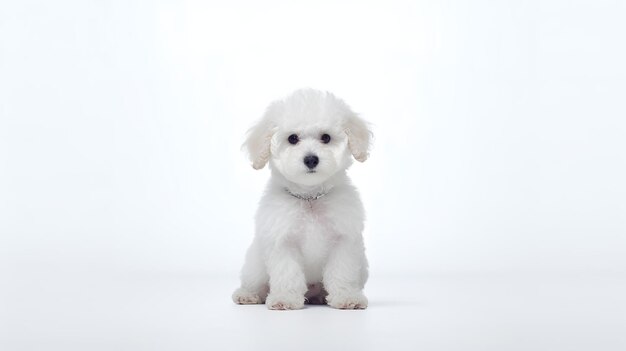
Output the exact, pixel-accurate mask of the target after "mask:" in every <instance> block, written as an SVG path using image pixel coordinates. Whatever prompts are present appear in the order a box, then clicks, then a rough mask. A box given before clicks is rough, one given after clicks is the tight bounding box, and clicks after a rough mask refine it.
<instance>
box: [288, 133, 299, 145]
mask: <svg viewBox="0 0 626 351" xmlns="http://www.w3.org/2000/svg"><path fill="white" fill-rule="evenodd" d="M287 140H288V141H289V144H293V145H296V144H297V143H298V140H299V139H298V136H297V135H296V134H291V135H290V136H289V138H287Z"/></svg>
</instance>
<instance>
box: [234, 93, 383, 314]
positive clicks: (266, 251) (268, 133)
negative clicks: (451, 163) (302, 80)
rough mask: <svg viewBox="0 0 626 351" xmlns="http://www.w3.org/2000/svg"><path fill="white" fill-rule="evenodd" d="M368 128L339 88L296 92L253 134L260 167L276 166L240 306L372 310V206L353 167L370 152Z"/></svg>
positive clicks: (250, 143)
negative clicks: (366, 239)
mask: <svg viewBox="0 0 626 351" xmlns="http://www.w3.org/2000/svg"><path fill="white" fill-rule="evenodd" d="M371 138H372V133H371V131H370V128H369V125H368V123H367V122H365V121H364V120H363V119H361V118H360V117H359V116H357V115H356V114H355V113H354V112H353V111H352V110H351V109H350V107H349V106H348V105H347V104H346V103H345V102H344V101H343V100H341V99H339V98H337V97H335V96H334V95H333V94H331V93H328V92H323V91H318V90H313V89H302V90H298V91H295V92H294V93H292V94H291V95H290V96H288V97H286V98H284V99H282V100H279V101H275V102H273V103H272V104H270V106H269V107H268V108H267V110H266V111H265V114H264V115H263V117H262V118H261V119H260V121H258V122H257V123H256V125H254V126H253V127H252V128H250V130H249V131H248V134H247V138H246V141H245V143H244V145H243V148H245V149H247V152H248V155H249V158H250V161H251V162H252V167H253V168H254V169H262V168H263V167H264V166H265V165H266V164H267V163H269V165H270V169H271V178H270V180H269V183H268V185H267V188H266V191H265V194H264V195H263V197H262V199H261V202H260V204H259V208H258V211H257V213H256V233H255V237H254V239H253V241H252V244H251V246H250V247H249V249H248V251H247V254H246V259H245V263H244V266H243V268H242V271H241V287H240V288H238V289H237V290H236V291H235V292H234V293H233V295H232V298H233V301H234V302H235V303H237V304H263V303H265V304H266V306H267V307H268V308H269V309H272V310H295V309H301V308H303V307H304V304H305V302H306V303H309V304H328V305H329V306H331V307H334V308H338V309H365V308H367V305H368V300H367V298H366V297H365V295H364V294H363V288H364V286H365V283H366V281H367V278H368V262H367V258H366V256H365V247H364V243H363V236H362V232H363V227H364V219H365V218H364V217H365V215H364V209H363V205H362V202H361V200H360V197H359V194H358V192H357V190H356V188H355V187H354V186H353V185H352V183H351V181H350V179H349V178H348V176H347V174H346V170H347V169H348V168H349V167H350V165H351V164H352V162H353V161H352V158H354V159H356V160H357V161H360V162H364V161H365V160H366V159H367V158H368V156H369V153H368V151H369V148H370V143H371Z"/></svg>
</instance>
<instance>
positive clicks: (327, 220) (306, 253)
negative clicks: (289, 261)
mask: <svg viewBox="0 0 626 351" xmlns="http://www.w3.org/2000/svg"><path fill="white" fill-rule="evenodd" d="M329 211H330V209H329V208H328V206H326V205H325V204H324V203H322V202H320V203H316V202H313V203H305V204H303V206H302V209H301V210H300V211H299V212H300V213H299V214H298V217H299V222H300V223H299V226H298V227H299V230H298V234H297V237H298V243H299V246H300V250H301V252H302V256H303V259H304V265H305V270H306V271H307V276H308V277H309V278H312V279H316V278H317V276H320V277H321V270H322V269H323V266H324V264H325V262H326V260H327V258H328V254H329V251H330V249H331V248H332V246H333V243H334V242H335V241H336V238H337V236H336V233H335V231H334V229H333V225H332V221H331V216H330V212H329Z"/></svg>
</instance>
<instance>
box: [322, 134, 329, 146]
mask: <svg viewBox="0 0 626 351" xmlns="http://www.w3.org/2000/svg"><path fill="white" fill-rule="evenodd" d="M321 140H322V143H324V144H328V143H330V135H328V134H322V138H321Z"/></svg>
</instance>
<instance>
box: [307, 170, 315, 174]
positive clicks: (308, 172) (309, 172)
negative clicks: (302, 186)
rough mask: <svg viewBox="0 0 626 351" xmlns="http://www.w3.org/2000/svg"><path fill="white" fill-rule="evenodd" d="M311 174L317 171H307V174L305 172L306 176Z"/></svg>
mask: <svg viewBox="0 0 626 351" xmlns="http://www.w3.org/2000/svg"><path fill="white" fill-rule="evenodd" d="M311 173H317V171H314V170H310V171H307V172H306V174H311Z"/></svg>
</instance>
